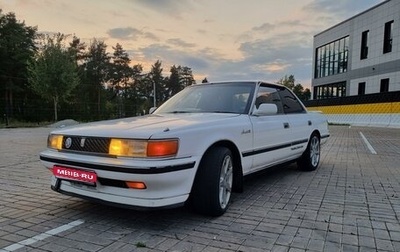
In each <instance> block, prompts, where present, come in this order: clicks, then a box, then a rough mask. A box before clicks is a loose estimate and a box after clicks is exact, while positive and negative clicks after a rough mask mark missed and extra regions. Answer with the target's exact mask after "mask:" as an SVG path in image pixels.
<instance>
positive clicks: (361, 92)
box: [358, 82, 365, 95]
mask: <svg viewBox="0 0 400 252" xmlns="http://www.w3.org/2000/svg"><path fill="white" fill-rule="evenodd" d="M364 94H365V82H360V83H358V95H364Z"/></svg>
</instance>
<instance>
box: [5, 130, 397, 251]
mask: <svg viewBox="0 0 400 252" xmlns="http://www.w3.org/2000/svg"><path fill="white" fill-rule="evenodd" d="M48 132H49V129H47V128H37V129H0V161H1V162H0V251H13V250H14V249H16V248H18V245H20V246H19V247H20V248H19V249H16V250H15V251H269V250H271V251H290V252H295V251H400V222H399V215H400V198H399V197H400V129H382V128H381V129H379V128H360V127H352V128H349V127H344V126H332V127H331V134H332V136H331V138H330V139H329V142H328V143H327V144H326V145H325V146H323V154H322V162H321V166H320V167H319V169H318V170H317V171H315V172H300V171H297V170H296V169H295V166H294V165H291V166H288V167H285V168H280V169H276V170H274V171H268V172H266V173H263V174H259V175H258V176H252V177H250V178H247V179H246V182H245V191H244V193H242V194H236V195H234V196H233V203H232V204H231V206H230V208H229V210H228V211H227V213H226V214H225V215H223V216H221V217H218V218H210V217H204V216H200V215H196V214H194V213H191V212H190V211H189V210H187V209H185V208H179V209H172V210H164V211H151V212H137V211H132V210H126V209H120V208H113V207H109V206H103V205H98V204H94V203H89V202H86V201H83V200H80V199H76V198H72V197H67V196H64V195H61V194H57V193H55V192H53V191H51V190H50V187H49V177H50V173H49V172H48V171H47V170H46V169H45V168H44V167H43V166H42V165H41V164H40V162H39V161H38V153H39V152H40V151H41V150H42V149H44V148H45V142H46V136H47V133H48ZM360 132H362V134H363V135H364V136H365V137H366V138H367V139H368V141H369V143H370V144H371V146H372V147H373V148H374V150H375V151H376V152H377V154H376V155H375V154H372V153H371V150H370V149H369V148H368V147H367V145H366V144H365V142H364V141H363V139H362V137H361V134H360ZM77 220H80V221H81V222H79V224H77V226H73V225H72V224H69V223H71V222H74V223H75V221H77ZM80 223H81V224H80ZM65 224H69V225H67V226H68V229H66V230H65V231H61V232H58V233H57V232H56V231H55V230H59V229H58V228H59V227H60V226H63V225H65ZM71 225H72V226H71ZM45 232H48V233H47V234H44V233H45ZM32 237H33V238H32ZM18 243H19V244H18ZM16 246H17V247H16ZM2 249H3V250H2ZM5 249H6V250H5Z"/></svg>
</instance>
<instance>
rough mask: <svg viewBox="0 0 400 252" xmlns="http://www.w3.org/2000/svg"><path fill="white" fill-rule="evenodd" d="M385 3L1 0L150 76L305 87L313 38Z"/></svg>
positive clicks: (44, 29) (33, 21) (47, 28)
mask: <svg viewBox="0 0 400 252" xmlns="http://www.w3.org/2000/svg"><path fill="white" fill-rule="evenodd" d="M383 1H384V0H335V1H332V0H280V1H277V0H246V1H244V0H224V1H223V0H113V1H110V0H79V1H78V0H0V9H2V10H3V14H5V13H9V12H13V13H15V15H16V17H17V19H18V20H20V21H24V22H25V24H26V25H27V26H36V27H37V29H38V32H40V33H58V32H59V33H63V34H71V37H72V35H75V36H76V37H78V38H80V39H81V41H83V42H85V43H86V45H89V44H90V43H91V41H93V40H94V39H96V40H101V41H104V42H105V43H106V44H107V46H108V50H109V52H110V53H111V54H112V52H113V49H112V47H115V45H116V44H117V43H119V44H120V45H122V47H123V49H124V50H126V52H127V53H128V54H129V56H130V58H131V62H132V64H133V65H135V64H141V65H142V66H143V68H144V72H148V71H150V69H151V66H152V65H153V64H154V63H155V62H156V61H157V60H160V61H161V62H162V67H163V75H164V76H169V74H170V72H169V70H170V67H171V66H172V65H176V66H178V65H181V66H186V67H190V68H191V69H192V71H193V75H194V77H195V80H196V82H197V83H200V82H201V81H202V80H203V79H204V78H207V79H208V81H225V80H263V81H267V82H274V83H275V82H277V81H279V80H280V79H281V78H283V77H284V76H289V75H294V77H295V79H296V84H297V83H300V84H302V85H303V86H304V87H306V88H307V87H308V88H309V87H310V85H311V78H312V54H313V49H312V47H313V36H314V35H316V34H318V33H319V32H322V31H324V30H326V29H328V28H330V27H332V26H334V25H336V24H338V23H340V22H342V21H344V20H346V19H348V18H350V17H352V16H354V15H356V14H358V13H360V12H363V11H365V10H367V9H369V8H371V7H373V6H374V5H376V4H379V3H381V2H383Z"/></svg>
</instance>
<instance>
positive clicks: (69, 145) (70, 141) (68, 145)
mask: <svg viewBox="0 0 400 252" xmlns="http://www.w3.org/2000/svg"><path fill="white" fill-rule="evenodd" d="M71 145H72V139H71V138H70V137H67V139H65V148H67V149H69V148H71Z"/></svg>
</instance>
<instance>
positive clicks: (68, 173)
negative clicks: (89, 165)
mask: <svg viewBox="0 0 400 252" xmlns="http://www.w3.org/2000/svg"><path fill="white" fill-rule="evenodd" d="M53 175H54V176H56V177H57V178H60V179H69V180H75V181H80V182H85V183H91V184H94V183H96V181H97V174H96V173H95V172H92V171H84V170H79V169H74V168H68V167H61V166H56V165H55V166H54V167H53Z"/></svg>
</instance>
